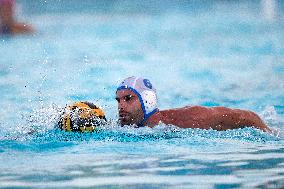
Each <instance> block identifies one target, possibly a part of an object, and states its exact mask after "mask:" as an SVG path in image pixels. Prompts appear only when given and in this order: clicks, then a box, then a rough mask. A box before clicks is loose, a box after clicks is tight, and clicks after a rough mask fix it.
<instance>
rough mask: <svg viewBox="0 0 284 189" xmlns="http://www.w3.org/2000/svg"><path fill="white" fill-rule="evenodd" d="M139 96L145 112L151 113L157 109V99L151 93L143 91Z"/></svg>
mask: <svg viewBox="0 0 284 189" xmlns="http://www.w3.org/2000/svg"><path fill="white" fill-rule="evenodd" d="M141 96H142V99H143V103H144V107H145V111H146V112H152V111H153V110H155V109H156V108H157V97H156V94H155V93H154V92H153V91H143V92H142V94H141ZM146 112H144V113H146ZM146 114H147V113H146Z"/></svg>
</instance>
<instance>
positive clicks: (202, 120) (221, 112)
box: [116, 77, 271, 132]
mask: <svg viewBox="0 0 284 189" xmlns="http://www.w3.org/2000/svg"><path fill="white" fill-rule="evenodd" d="M116 100H117V102H118V112H119V121H120V124H121V125H122V126H123V125H135V126H137V127H143V126H149V127H154V126H155V125H158V124H159V123H164V124H171V125H175V126H177V127H180V128H200V129H214V130H218V131H222V130H227V129H237V128H244V127H255V128H257V129H261V130H263V131H267V132H271V129H270V128H268V127H267V125H266V124H265V123H264V122H263V121H262V120H261V119H260V117H259V116H258V115H257V114H255V113H254V112H251V111H247V110H240V109H230V108H226V107H204V106H186V107H183V108H175V109H169V110H159V109H158V106H157V95H156V90H155V88H154V87H153V85H152V83H151V82H150V81H149V80H148V79H144V78H141V77H129V78H126V79H125V80H123V81H122V82H121V84H120V85H119V86H118V88H117V90H116Z"/></svg>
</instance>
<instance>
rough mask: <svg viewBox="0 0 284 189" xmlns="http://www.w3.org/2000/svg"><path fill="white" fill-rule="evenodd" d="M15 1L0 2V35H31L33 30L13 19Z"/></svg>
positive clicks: (4, 0)
mask: <svg viewBox="0 0 284 189" xmlns="http://www.w3.org/2000/svg"><path fill="white" fill-rule="evenodd" d="M15 5H16V1H15V0H0V35H1V34H3V35H14V34H23V33H25V34H27V33H33V32H34V29H33V28H32V27H31V26H29V25H27V24H25V23H19V22H17V21H16V19H15V16H14V14H15Z"/></svg>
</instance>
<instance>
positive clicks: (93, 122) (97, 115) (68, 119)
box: [58, 102, 106, 132]
mask: <svg viewBox="0 0 284 189" xmlns="http://www.w3.org/2000/svg"><path fill="white" fill-rule="evenodd" d="M105 123H106V118H105V114H104V112H103V110H102V109H100V108H99V107H97V106H96V105H94V104H93V103H90V102H76V103H74V104H72V105H71V106H67V107H66V108H65V109H64V112H63V114H62V116H61V117H60V121H59V123H58V125H59V128H60V129H62V130H64V131H80V132H92V131H95V130H96V127H98V126H99V125H101V124H105Z"/></svg>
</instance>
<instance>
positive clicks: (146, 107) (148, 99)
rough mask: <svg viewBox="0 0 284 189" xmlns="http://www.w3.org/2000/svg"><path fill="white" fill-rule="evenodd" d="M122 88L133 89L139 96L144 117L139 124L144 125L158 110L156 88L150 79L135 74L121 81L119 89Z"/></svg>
mask: <svg viewBox="0 0 284 189" xmlns="http://www.w3.org/2000/svg"><path fill="white" fill-rule="evenodd" d="M122 89H129V90H131V91H133V92H134V93H135V94H136V95H137V96H138V98H139V101H140V103H141V107H142V110H143V113H144V119H143V121H142V122H141V123H140V124H139V125H138V126H141V125H143V123H144V122H145V121H146V120H147V119H148V118H149V117H150V116H151V115H153V114H154V113H155V112H157V111H158V107H157V106H158V105H157V94H156V89H155V88H154V87H153V85H152V83H151V82H150V81H149V80H148V79H145V78H141V77H134V76H132V77H129V78H126V79H125V80H123V81H122V82H121V83H120V85H119V86H118V88H117V91H119V90H122Z"/></svg>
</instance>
